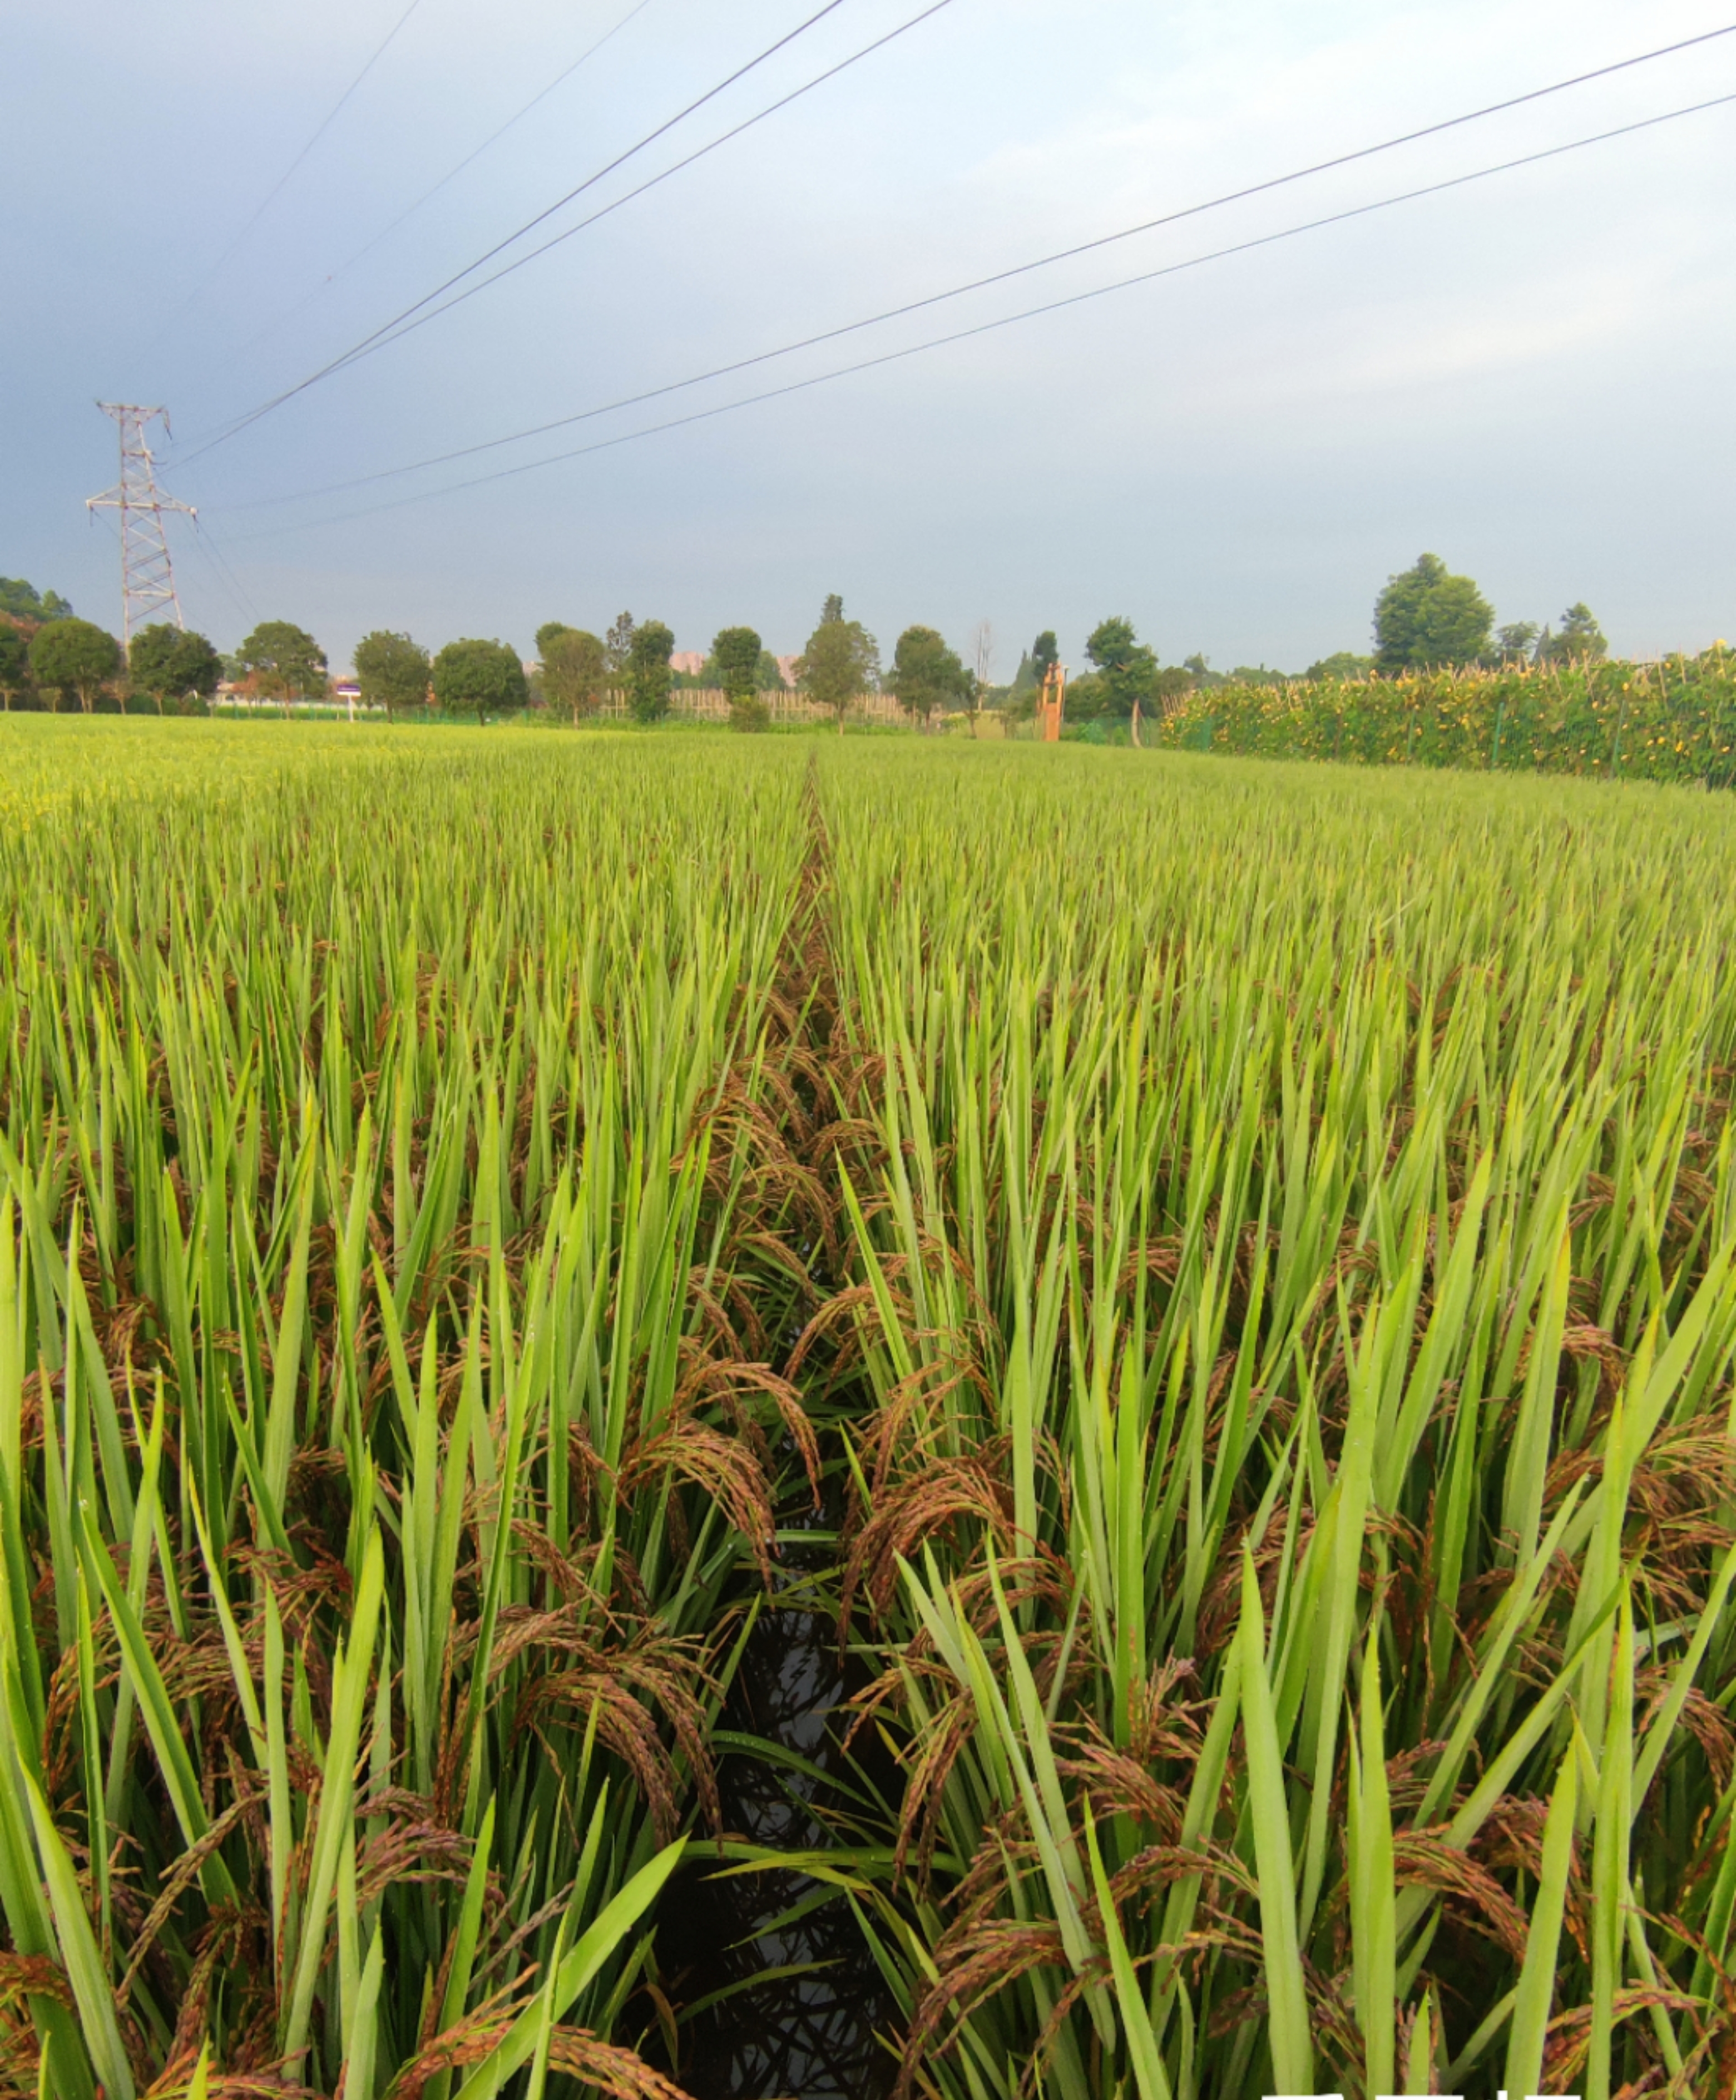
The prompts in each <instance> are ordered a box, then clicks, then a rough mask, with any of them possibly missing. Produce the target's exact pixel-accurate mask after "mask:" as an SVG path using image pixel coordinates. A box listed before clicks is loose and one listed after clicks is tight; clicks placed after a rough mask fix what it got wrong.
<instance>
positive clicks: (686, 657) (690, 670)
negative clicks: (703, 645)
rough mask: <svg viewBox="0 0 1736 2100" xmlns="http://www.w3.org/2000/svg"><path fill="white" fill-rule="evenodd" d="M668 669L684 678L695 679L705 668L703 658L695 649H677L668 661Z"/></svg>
mask: <svg viewBox="0 0 1736 2100" xmlns="http://www.w3.org/2000/svg"><path fill="white" fill-rule="evenodd" d="M669 668H670V669H671V670H672V671H676V672H679V673H680V674H681V677H684V678H697V677H698V675H699V673H701V672H702V671H703V669H704V668H705V657H704V655H703V654H702V652H701V651H698V650H697V649H677V650H676V652H675V654H674V655H672V657H671V658H670V659H669Z"/></svg>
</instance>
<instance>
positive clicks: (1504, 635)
mask: <svg viewBox="0 0 1736 2100" xmlns="http://www.w3.org/2000/svg"><path fill="white" fill-rule="evenodd" d="M1539 634H1540V629H1539V628H1538V625H1537V623H1536V620H1509V621H1508V623H1507V624H1506V625H1505V627H1498V628H1496V630H1495V654H1496V656H1497V657H1499V658H1500V661H1501V662H1502V663H1504V664H1522V663H1523V662H1524V661H1525V660H1526V659H1527V657H1528V656H1529V655H1531V651H1533V650H1534V649H1535V648H1536V646H1537V642H1538V637H1539Z"/></svg>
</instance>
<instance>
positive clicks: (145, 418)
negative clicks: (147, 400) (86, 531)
mask: <svg viewBox="0 0 1736 2100" xmlns="http://www.w3.org/2000/svg"><path fill="white" fill-rule="evenodd" d="M96 405H97V407H98V408H100V409H101V410H102V412H103V413H104V415H105V416H112V417H114V419H115V421H116V422H117V423H118V424H119V425H120V426H121V480H120V484H119V486H118V487H114V488H111V489H110V490H109V491H108V493H107V494H106V495H104V496H90V497H88V498H87V499H86V503H85V508H86V510H118V511H119V512H120V514H121V633H122V638H123V640H124V641H125V642H126V643H127V644H128V645H129V646H130V645H131V642H132V639H133V637H134V634H135V633H137V632H138V630H139V629H140V628H141V627H143V626H145V625H147V624H148V623H149V622H150V621H151V620H153V619H155V618H157V617H159V616H160V615H161V614H162V613H163V612H164V611H165V609H166V611H167V612H168V614H169V615H170V618H171V619H172V620H174V624H175V625H176V626H177V627H181V628H184V627H185V626H186V624H187V622H186V621H185V620H183V618H182V617H181V601H180V599H179V598H177V597H176V595H175V588H174V564H173V563H172V562H170V558H169V541H168V540H167V538H166V537H165V535H164V532H163V513H164V512H165V510H178V511H179V512H181V514H183V516H184V517H187V518H197V516H198V515H199V513H198V512H197V511H196V510H195V509H194V508H193V506H192V505H191V504H188V503H178V502H176V501H175V499H174V497H173V496H165V495H164V493H163V492H162V491H161V489H160V488H159V487H157V485H156V462H155V461H153V460H152V457H151V448H150V447H149V446H148V444H147V443H145V435H144V434H145V430H146V427H147V426H148V425H149V424H151V423H153V422H155V421H156V419H157V418H158V417H161V418H162V425H163V431H164V435H165V436H166V435H168V434H169V411H168V410H167V409H166V408H139V407H137V406H136V405H134V404H132V403H130V402H121V401H99V402H98V403H97V404H96Z"/></svg>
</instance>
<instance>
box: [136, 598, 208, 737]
mask: <svg viewBox="0 0 1736 2100" xmlns="http://www.w3.org/2000/svg"><path fill="white" fill-rule="evenodd" d="M126 668H127V674H128V676H129V677H130V679H131V681H132V685H133V690H134V691H135V692H139V693H148V694H149V695H150V696H151V697H152V699H154V700H155V701H156V712H158V713H159V714H161V712H163V703H164V701H165V700H170V699H173V700H182V699H201V700H208V699H210V697H211V695H212V694H213V693H214V692H215V691H216V690H217V684H218V679H219V678H221V677H222V676H223V658H222V657H221V656H219V655H218V653H217V651H216V650H215V649H214V647H213V646H212V645H211V644H210V643H209V642H208V641H207V640H206V639H205V637H204V635H202V634H195V633H192V632H191V631H190V630H183V629H181V628H178V627H171V626H170V624H169V623H168V622H167V621H166V620H158V621H157V622H156V624H154V625H152V626H150V627H146V628H142V629H140V630H139V633H137V634H135V635H134V637H133V639H132V642H131V645H130V647H129V648H128V650H127V652H126Z"/></svg>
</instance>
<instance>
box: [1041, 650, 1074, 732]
mask: <svg viewBox="0 0 1736 2100" xmlns="http://www.w3.org/2000/svg"><path fill="white" fill-rule="evenodd" d="M1066 695H1067V673H1065V672H1064V670H1063V669H1062V668H1061V667H1060V664H1051V665H1050V666H1049V668H1048V669H1047V670H1046V672H1045V673H1043V681H1042V702H1041V704H1040V707H1039V710H1038V720H1039V721H1041V722H1042V740H1043V742H1044V743H1060V740H1061V708H1062V704H1063V702H1064V700H1065V699H1066Z"/></svg>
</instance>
